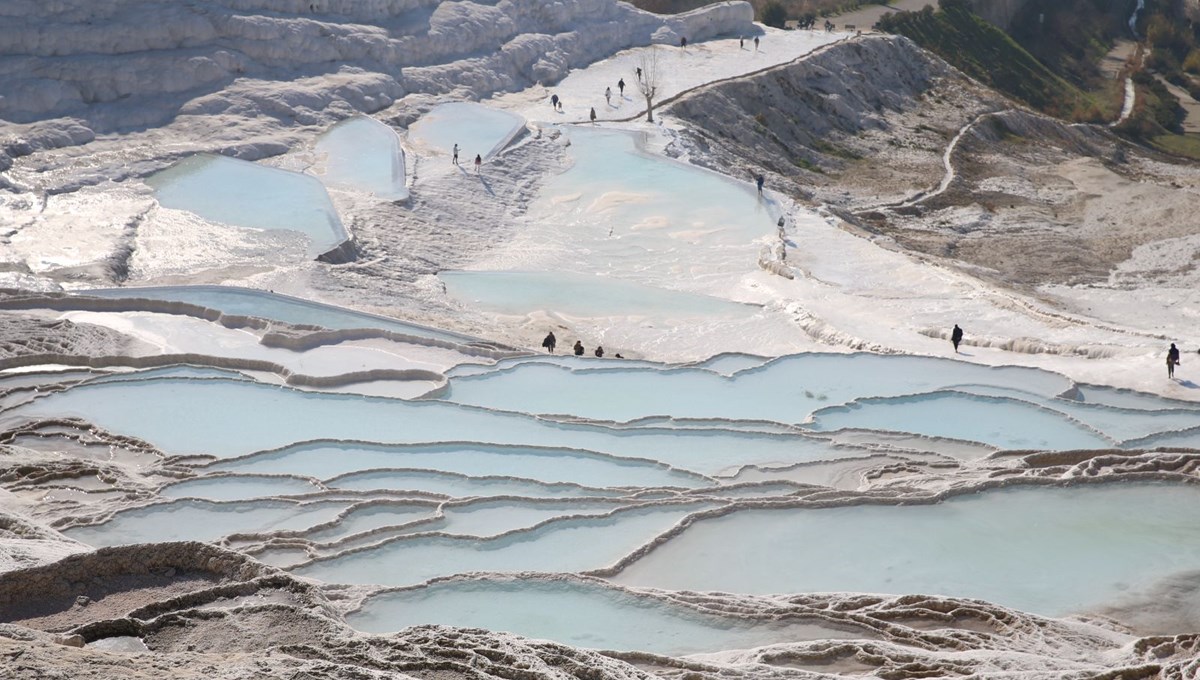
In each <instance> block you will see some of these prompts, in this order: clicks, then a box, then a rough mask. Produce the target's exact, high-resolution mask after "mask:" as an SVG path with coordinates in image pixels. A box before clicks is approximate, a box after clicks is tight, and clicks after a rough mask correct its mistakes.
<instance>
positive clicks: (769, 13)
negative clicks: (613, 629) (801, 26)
mask: <svg viewBox="0 0 1200 680" xmlns="http://www.w3.org/2000/svg"><path fill="white" fill-rule="evenodd" d="M786 21H787V10H786V9H784V7H783V3H781V2H778V0H771V2H768V3H767V4H766V5H764V6H763V9H762V22H763V23H764V24H766V25H768V26H773V27H775V28H783V24H784V22H786Z"/></svg>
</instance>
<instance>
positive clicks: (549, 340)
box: [542, 331, 558, 354]
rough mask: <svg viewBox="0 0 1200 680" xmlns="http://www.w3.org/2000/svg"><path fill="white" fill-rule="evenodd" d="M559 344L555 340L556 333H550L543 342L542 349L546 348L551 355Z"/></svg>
mask: <svg viewBox="0 0 1200 680" xmlns="http://www.w3.org/2000/svg"><path fill="white" fill-rule="evenodd" d="M557 344H558V340H556V339H555V338H554V331H550V334H549V335H547V336H546V339H545V340H542V347H545V348H546V351H547V352H549V353H551V354H554V346H555V345H557Z"/></svg>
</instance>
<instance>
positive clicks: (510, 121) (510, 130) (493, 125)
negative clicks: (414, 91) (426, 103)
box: [408, 102, 525, 167]
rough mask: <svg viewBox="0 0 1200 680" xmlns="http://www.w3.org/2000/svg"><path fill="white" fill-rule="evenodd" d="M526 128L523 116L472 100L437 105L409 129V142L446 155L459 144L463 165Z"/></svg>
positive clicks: (487, 155)
mask: <svg viewBox="0 0 1200 680" xmlns="http://www.w3.org/2000/svg"><path fill="white" fill-rule="evenodd" d="M524 127H525V119H524V118H522V117H521V116H518V115H517V114H515V113H511V112H509V111H501V110H500V109H494V108H492V107H490V106H485V105H483V104H475V103H472V102H451V103H449V104H442V105H440V106H437V107H436V108H434V109H433V110H432V111H430V112H429V113H427V114H425V115H424V116H421V118H420V120H418V121H416V122H415V123H413V124H412V125H411V126H409V128H408V138H409V141H411V142H413V143H414V144H418V145H423V146H428V147H432V148H434V149H436V150H438V151H440V152H442V153H444V154H447V155H449V154H450V152H451V149H453V148H454V145H455V144H458V148H459V151H458V158H459V161H460V162H461V164H462V165H463V166H464V167H465V166H468V165H470V163H471V162H472V160H473V159H474V158H475V155H476V154H478V155H480V156H482V157H483V158H485V159H486V158H489V157H490V156H492V155H493V154H495V153H496V152H498V151H499V150H500V149H502V148H504V146H505V145H506V144H508V142H510V141H511V140H512V139H513V138H514V137H515V136H516V135H517V133H519V132H520V131H521V130H523V129H524Z"/></svg>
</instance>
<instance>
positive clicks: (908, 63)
mask: <svg viewBox="0 0 1200 680" xmlns="http://www.w3.org/2000/svg"><path fill="white" fill-rule="evenodd" d="M1006 106H1007V104H1006V103H1005V101H1004V100H1003V99H1001V98H1000V97H998V96H997V95H996V94H995V93H993V92H990V91H988V90H985V89H984V88H982V87H980V86H979V85H978V84H976V83H974V82H973V81H970V80H968V79H967V78H966V77H965V76H963V75H962V74H961V73H959V72H958V71H956V70H954V69H953V68H952V67H951V66H950V65H948V64H946V63H945V62H943V61H942V60H940V59H938V58H937V57H935V56H933V55H931V54H929V53H928V52H925V51H923V50H921V49H920V48H919V47H917V46H916V45H915V44H913V43H912V42H911V41H909V40H908V39H906V38H902V37H894V36H889V37H867V38H859V39H856V40H850V41H848V42H844V43H838V44H835V45H831V46H829V47H827V48H824V49H823V50H820V51H818V52H817V53H815V54H813V55H811V56H809V57H807V58H805V59H804V60H802V61H799V62H796V63H792V64H787V65H783V66H780V67H777V68H774V69H770V70H768V71H766V72H763V73H760V74H756V75H752V76H748V77H746V78H739V79H737V80H733V81H729V82H724V83H716V84H713V85H711V86H708V87H705V88H702V89H701V90H699V91H697V92H695V93H693V94H690V95H688V96H686V97H683V98H681V99H680V100H679V101H678V102H676V103H675V104H673V105H671V107H670V109H669V111H670V113H671V115H672V116H675V117H678V118H680V119H681V120H683V121H685V122H687V123H688V124H689V125H690V126H691V127H690V129H687V130H684V131H682V132H681V136H682V139H683V143H684V147H685V148H686V149H689V150H691V149H694V150H697V151H703V152H704V154H712V155H713V157H712V158H709V159H707V160H705V159H704V158H700V157H691V160H692V161H693V162H696V163H706V162H707V163H712V164H713V165H714V166H721V165H725V164H728V166H732V167H735V168H736V167H740V166H744V165H749V167H748V168H747V169H751V168H753V167H762V168H765V169H767V170H769V171H770V172H772V173H774V177H773V179H774V180H775V181H782V182H784V183H785V187H786V190H787V191H789V192H790V193H795V194H798V195H800V196H801V197H803V198H805V199H809V200H812V201H815V202H821V203H828V204H830V205H832V206H836V207H844V208H848V209H856V208H860V207H862V206H864V205H868V204H873V203H878V202H885V201H892V200H900V199H903V198H905V197H906V196H908V195H909V194H911V193H913V192H914V191H915V190H916V189H917V188H918V187H920V186H921V185H922V184H925V183H928V184H932V185H936V184H937V182H938V180H939V179H940V178H941V174H942V162H941V154H942V149H943V148H944V147H945V145H946V143H947V142H948V141H949V140H950V139H951V138H952V137H953V136H954V135H955V133H956V132H957V130H958V128H959V127H961V126H962V125H965V124H966V123H968V122H969V121H970V120H971V119H972V118H974V117H975V116H977V115H979V114H980V113H983V112H986V111H992V110H996V109H998V108H1003V107H1006ZM693 156H700V154H693ZM722 169H723V170H725V171H728V167H725V168H722ZM728 174H732V175H735V176H736V175H737V173H736V172H729V173H728Z"/></svg>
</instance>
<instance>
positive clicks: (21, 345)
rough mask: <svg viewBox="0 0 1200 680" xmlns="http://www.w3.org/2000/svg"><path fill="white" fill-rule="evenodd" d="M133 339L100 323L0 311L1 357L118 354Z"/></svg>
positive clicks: (132, 346)
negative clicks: (103, 326)
mask: <svg viewBox="0 0 1200 680" xmlns="http://www.w3.org/2000/svg"><path fill="white" fill-rule="evenodd" d="M135 345H136V343H135V342H134V341H132V340H131V339H129V338H127V337H125V336H124V335H121V334H120V333H117V332H115V331H112V330H109V329H107V328H102V327H100V326H92V325H80V324H75V323H72V322H70V321H67V320H65V319H62V320H60V319H50V318H46V317H38V316H35V315H32V314H30V315H25V314H16V313H13V312H10V311H5V312H4V313H3V314H0V359H5V358H9V357H16V356H22V355H27V354H75V355H84V354H121V353H126V352H131V351H133V350H134V349H135Z"/></svg>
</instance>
